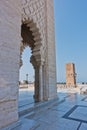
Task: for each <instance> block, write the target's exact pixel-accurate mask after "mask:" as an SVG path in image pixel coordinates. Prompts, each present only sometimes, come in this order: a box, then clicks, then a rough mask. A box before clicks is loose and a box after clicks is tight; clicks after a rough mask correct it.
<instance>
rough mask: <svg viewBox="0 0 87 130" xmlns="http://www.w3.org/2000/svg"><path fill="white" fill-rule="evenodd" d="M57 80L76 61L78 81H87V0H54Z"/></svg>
mask: <svg viewBox="0 0 87 130" xmlns="http://www.w3.org/2000/svg"><path fill="white" fill-rule="evenodd" d="M54 9H55V34H56V38H55V39H56V54H57V81H59V82H62V81H63V82H64V81H65V64H66V63H67V62H73V63H75V68H76V73H77V82H82V81H87V69H86V68H87V0H54Z"/></svg>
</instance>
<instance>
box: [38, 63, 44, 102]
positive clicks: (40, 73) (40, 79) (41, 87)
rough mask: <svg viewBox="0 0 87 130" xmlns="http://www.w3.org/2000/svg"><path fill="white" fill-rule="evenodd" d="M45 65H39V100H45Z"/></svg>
mask: <svg viewBox="0 0 87 130" xmlns="http://www.w3.org/2000/svg"><path fill="white" fill-rule="evenodd" d="M42 69H43V66H42V65H40V66H39V101H43V81H44V78H43V70H42Z"/></svg>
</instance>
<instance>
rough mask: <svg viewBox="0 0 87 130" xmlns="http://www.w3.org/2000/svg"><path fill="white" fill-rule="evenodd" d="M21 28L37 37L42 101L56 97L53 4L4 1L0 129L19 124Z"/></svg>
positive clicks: (1, 12)
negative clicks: (25, 28)
mask: <svg viewBox="0 0 87 130" xmlns="http://www.w3.org/2000/svg"><path fill="white" fill-rule="evenodd" d="M22 24H27V26H29V28H30V30H31V31H32V34H33V36H34V41H35V43H34V48H33V50H32V55H33V56H34V57H35V60H37V62H38V65H39V64H40V65H39V69H38V68H37V66H36V70H35V71H36V72H38V73H37V75H36V78H37V77H38V78H37V82H38V80H39V82H38V83H39V84H38V83H37V86H38V85H39V90H38V89H37V92H39V93H38V94H39V95H38V96H39V101H42V100H49V99H53V98H55V97H56V96H57V93H56V65H55V62H56V60H55V59H56V58H55V38H54V15H53V0H14V1H13V0H1V1H0V128H2V127H5V126H7V125H9V124H11V123H13V122H15V121H17V120H18V85H19V84H18V83H19V82H18V81H19V68H20V46H21V42H22V37H21V25H22ZM33 62H35V61H33ZM37 69H38V70H37Z"/></svg>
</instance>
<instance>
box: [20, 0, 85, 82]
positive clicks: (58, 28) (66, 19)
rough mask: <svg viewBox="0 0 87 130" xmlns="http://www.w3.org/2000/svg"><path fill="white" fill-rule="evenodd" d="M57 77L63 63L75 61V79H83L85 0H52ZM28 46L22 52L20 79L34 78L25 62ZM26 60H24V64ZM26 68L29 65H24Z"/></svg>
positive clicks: (62, 78) (62, 73) (61, 78)
mask: <svg viewBox="0 0 87 130" xmlns="http://www.w3.org/2000/svg"><path fill="white" fill-rule="evenodd" d="M54 13H55V41H56V55H57V56H56V58H57V62H56V64H57V81H58V82H65V64H66V63H68V62H73V63H75V68H76V73H77V81H78V82H82V81H83V82H84V81H85V82H86V81H87V0H54ZM29 56H30V50H29V48H27V49H26V50H25V51H24V53H23V61H24V66H23V67H21V71H20V72H21V73H20V75H21V76H20V79H21V80H23V79H26V74H27V73H28V74H29V80H33V79H34V71H33V67H32V65H31V64H30V63H29V62H28V61H29V60H30V59H29ZM25 63H26V64H25ZM28 68H29V69H28Z"/></svg>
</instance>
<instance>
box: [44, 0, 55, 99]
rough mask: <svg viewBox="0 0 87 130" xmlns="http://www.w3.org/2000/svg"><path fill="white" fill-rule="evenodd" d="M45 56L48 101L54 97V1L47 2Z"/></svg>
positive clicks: (48, 0)
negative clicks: (46, 62) (46, 56)
mask: <svg viewBox="0 0 87 130" xmlns="http://www.w3.org/2000/svg"><path fill="white" fill-rule="evenodd" d="M46 2H47V55H48V59H47V61H48V67H47V69H48V89H49V99H51V98H54V97H56V96H57V95H56V91H57V88H56V51H55V32H54V8H53V7H54V3H53V2H54V1H53V0H47V1H46Z"/></svg>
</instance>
